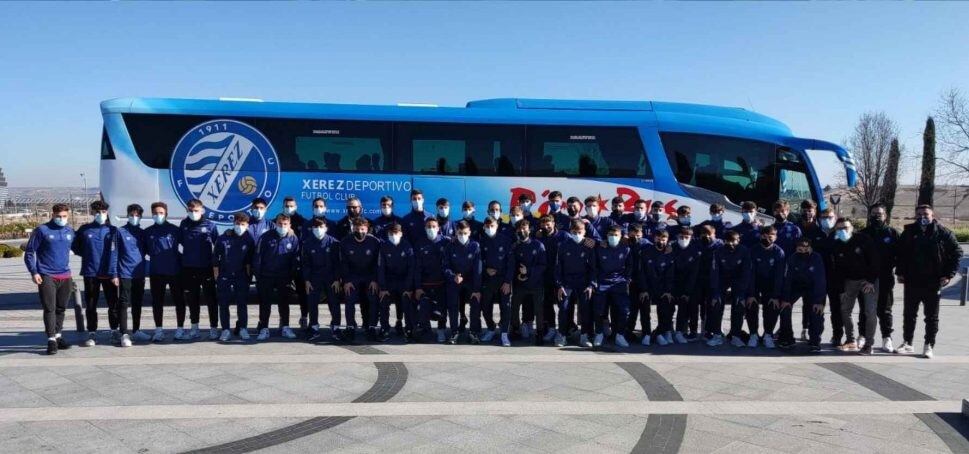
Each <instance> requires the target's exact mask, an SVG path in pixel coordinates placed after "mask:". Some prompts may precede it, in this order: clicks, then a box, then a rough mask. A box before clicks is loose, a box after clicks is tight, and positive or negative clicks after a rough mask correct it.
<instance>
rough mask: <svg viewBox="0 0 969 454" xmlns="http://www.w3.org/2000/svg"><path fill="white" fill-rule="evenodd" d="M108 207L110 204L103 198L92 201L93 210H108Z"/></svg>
mask: <svg viewBox="0 0 969 454" xmlns="http://www.w3.org/2000/svg"><path fill="white" fill-rule="evenodd" d="M107 209H108V204H107V203H105V202H104V201H103V200H95V201H93V202H91V211H101V210H107Z"/></svg>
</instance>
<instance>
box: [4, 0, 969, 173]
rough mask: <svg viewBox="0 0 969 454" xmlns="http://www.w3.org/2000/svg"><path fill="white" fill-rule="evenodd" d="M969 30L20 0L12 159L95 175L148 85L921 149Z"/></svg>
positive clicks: (779, 12) (516, 8) (8, 74)
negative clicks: (686, 111) (618, 110)
mask: <svg viewBox="0 0 969 454" xmlns="http://www.w3.org/2000/svg"><path fill="white" fill-rule="evenodd" d="M966 24H969V4H961V3H917V4H916V3H787V2H783V3H720V2H714V3H704V2H686V3H679V2H663V3H566V4H559V3H546V2H539V3H524V4H519V3H504V2H503V3H477V2H473V3H457V4H453V3H359V2H356V3H282V4H280V3H274V4H260V3H222V2H213V3H208V2H204V3H140V2H139V3H116V2H112V3H38V4H34V3H2V4H0V95H2V98H0V99H3V106H2V108H0V168H2V169H3V171H4V173H5V174H6V175H7V179H8V181H9V184H10V185H11V186H81V184H82V182H81V178H80V173H82V172H83V173H85V174H86V175H87V178H88V182H89V184H91V185H92V186H93V185H94V184H96V182H97V173H98V159H99V147H100V145H99V144H100V130H101V115H100V111H99V107H98V104H99V102H101V101H102V100H105V99H110V98H116V97H129V96H130V97H186V98H218V97H251V98H260V99H264V100H267V101H268V100H272V101H300V102H337V103H361V104H395V103H398V102H421V103H433V104H438V105H446V106H463V105H464V104H465V103H466V102H467V101H469V100H473V99H483V98H494V97H531V98H559V99H621V100H662V101H677V102H696V103H704V104H716V105H727V106H737V107H744V108H747V109H752V110H755V111H757V112H760V113H763V114H766V115H769V116H772V117H774V118H777V119H779V120H781V121H783V122H785V123H786V124H788V125H789V126H790V127H791V129H792V130H793V131H794V133H795V134H796V135H798V136H800V137H811V138H818V139H824V140H828V141H832V142H837V143H840V142H842V141H843V140H844V139H845V138H846V137H847V136H848V135H849V134H850V133H851V131H852V128H853V127H854V125H855V123H856V122H857V119H858V117H859V116H860V115H861V114H862V113H863V112H866V111H884V112H886V113H887V114H888V115H889V116H890V117H891V118H892V119H894V120H895V121H896V122H897V124H898V126H899V131H900V139H901V142H902V144H903V146H905V147H906V149H907V151H908V152H911V153H916V154H917V153H918V152H919V151H920V150H921V131H922V128H923V127H924V124H925V119H926V116H927V115H929V114H931V113H932V111H933V110H934V109H935V108H936V106H937V105H938V102H939V97H940V95H941V93H942V92H943V91H945V90H947V89H949V88H953V87H958V88H962V89H963V90H966V91H969V57H967V56H966V55H967V54H966V53H965V52H966V49H969V27H967V26H966ZM814 158H815V161H816V165H817V166H818V167H819V176H820V178H821V181H822V184H837V183H839V182H843V181H839V180H838V177H839V169H840V166H839V165H838V162H837V160H836V159H834V157H833V156H831V155H828V154H826V153H825V154H821V155H814ZM917 169H918V165H917V161H916V160H914V159H913V160H912V162H911V163H910V165H906V166H903V170H904V171H905V173H904V174H903V177H902V183H903V184H907V183H914V182H915V180H916V178H917Z"/></svg>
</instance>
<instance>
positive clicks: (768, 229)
mask: <svg viewBox="0 0 969 454" xmlns="http://www.w3.org/2000/svg"><path fill="white" fill-rule="evenodd" d="M760 233H761V235H769V234H771V233H777V229H776V228H774V226H772V225H765V226H763V227H761V228H760Z"/></svg>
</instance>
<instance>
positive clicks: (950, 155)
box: [935, 88, 969, 175]
mask: <svg viewBox="0 0 969 454" xmlns="http://www.w3.org/2000/svg"><path fill="white" fill-rule="evenodd" d="M935 117H936V119H937V120H938V132H937V134H938V141H939V145H940V148H942V153H941V155H942V157H940V158H938V159H939V161H942V163H943V164H944V166H945V170H946V173H948V174H950V175H951V174H959V175H965V173H966V172H969V100H967V99H966V97H965V96H964V95H963V94H962V92H961V91H960V90H959V89H958V88H953V89H950V90H949V91H947V92H945V93H943V94H942V98H941V100H940V101H939V107H938V109H936V113H935Z"/></svg>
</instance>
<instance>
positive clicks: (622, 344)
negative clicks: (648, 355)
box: [616, 334, 629, 348]
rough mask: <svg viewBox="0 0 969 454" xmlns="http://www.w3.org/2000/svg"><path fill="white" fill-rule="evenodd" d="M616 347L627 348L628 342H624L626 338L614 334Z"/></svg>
mask: <svg viewBox="0 0 969 454" xmlns="http://www.w3.org/2000/svg"><path fill="white" fill-rule="evenodd" d="M616 345H618V346H620V347H622V348H626V347H628V346H629V342H626V337H625V336H623V335H622V334H616Z"/></svg>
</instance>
